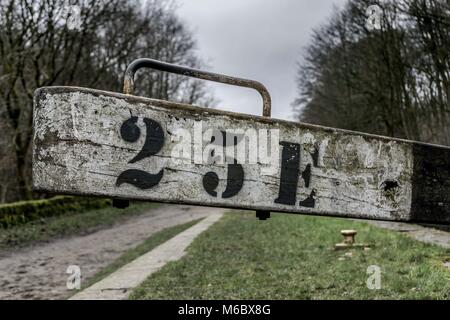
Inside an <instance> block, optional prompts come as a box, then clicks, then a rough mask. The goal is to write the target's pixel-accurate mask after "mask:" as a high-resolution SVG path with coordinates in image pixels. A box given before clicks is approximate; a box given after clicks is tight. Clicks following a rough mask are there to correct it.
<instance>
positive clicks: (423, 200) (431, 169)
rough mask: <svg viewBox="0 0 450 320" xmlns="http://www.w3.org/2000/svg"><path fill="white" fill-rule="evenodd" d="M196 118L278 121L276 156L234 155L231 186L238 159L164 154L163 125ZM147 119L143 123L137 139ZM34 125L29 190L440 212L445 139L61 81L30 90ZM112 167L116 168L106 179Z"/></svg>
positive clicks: (445, 195)
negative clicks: (258, 159)
mask: <svg viewBox="0 0 450 320" xmlns="http://www.w3.org/2000/svg"><path fill="white" fill-rule="evenodd" d="M130 119H131V120H130ZM146 119H147V120H146ZM126 121H128V122H127V124H126V125H124V128H125V127H126V129H127V130H126V132H125V131H123V129H122V131H121V128H122V125H123V124H124V123H125V122H126ZM200 121H201V123H202V126H203V128H204V129H207V128H214V129H216V130H228V129H244V130H247V129H249V128H253V129H255V130H258V129H279V134H280V150H279V155H278V159H279V168H277V171H276V172H270V170H268V166H267V165H264V164H261V163H257V164H248V163H244V164H242V170H243V176H244V178H243V183H242V185H241V186H240V185H239V182H238V181H237V180H236V181H227V174H228V171H229V170H234V171H236V172H235V174H236V175H239V174H240V173H241V172H239V168H238V167H230V166H228V167H227V165H226V164H204V163H194V161H186V160H184V161H183V159H173V157H172V154H173V153H172V151H173V148H175V146H177V143H176V142H177V140H176V139H177V137H176V134H175V132H177V130H179V129H180V128H182V129H186V130H189V131H190V132H193V131H194V127H195V126H196V123H197V124H198V123H199V122H200ZM149 127H151V128H152V131H151V132H152V134H153V135H152V136H150V138H149V139H147V138H146V134H145V132H146V128H149ZM159 127H160V128H159ZM34 129H35V133H34V145H33V185H34V188H35V189H36V190H41V191H49V192H54V193H65V194H76V195H94V196H105V197H115V198H122V199H140V200H150V201H160V202H170V203H188V204H200V205H208V206H220V207H229V208H244V209H253V210H269V211H280V212H290V213H304V214H318V215H331V216H344V217H354V218H366V219H381V220H397V221H415V222H418V221H421V222H433V223H444V224H448V223H450V198H449V194H450V184H449V181H450V180H449V172H450V169H449V168H450V159H449V154H450V151H449V150H450V149H449V148H447V147H441V146H432V145H426V144H420V143H414V142H411V141H405V140H399V139H391V138H387V137H380V136H374V135H368V134H363V133H358V132H351V131H345V130H338V129H333V128H324V127H320V126H314V125H308V124H299V123H294V122H288V121H282V120H275V119H269V118H264V117H254V116H248V115H243V114H236V113H230V112H224V111H219V110H212V109H205V108H199V107H193V106H188V105H182V104H177V103H170V102H166V101H160V100H153V99H147V98H142V97H136V96H130V95H123V94H119V93H112V92H105V91H98V90H92V89H85V88H72V87H48V88H41V89H38V90H37V91H36V93H35V104H34ZM160 129H161V130H160ZM158 130H160V131H161V132H159V131H158ZM124 134H125V136H124ZM161 134H162V136H161ZM161 137H162V138H161ZM147 140H148V143H146V141H147ZM281 142H282V143H281ZM283 143H284V144H283ZM159 144H160V145H159ZM288 145H290V147H292V146H294V147H292V148H290V147H289V146H288ZM297 146H298V148H299V153H297V150H296V149H295V147H297ZM194 148H195V146H192V149H194ZM287 148H290V149H287ZM283 150H286V153H284V155H285V156H286V157H287V156H289V159H290V160H289V161H290V162H286V163H287V166H286V168H285V170H286V171H285V177H284V178H283V181H285V183H284V185H285V187H286V188H293V187H295V190H296V192H295V195H294V196H295V197H294V199H293V198H292V197H289V195H282V196H280V194H281V191H280V176H281V175H282V172H281V171H282V167H283V166H282V157H283ZM288 150H290V152H291V153H289V152H287V151H288ZM295 155H299V157H298V159H296V157H294V156H295ZM427 155H429V156H427ZM285 161H288V159H287V158H286V159H285ZM297 162H298V165H299V167H298V169H296V167H295V165H296V164H297ZM141 171H144V172H146V173H148V174H149V175H150V178H149V179H150V180H146V181H147V184H146V185H145V186H144V187H145V188H144V189H142V188H140V187H136V185H133V184H132V183H131V181H132V180H133V179H134V178H133V177H134V176H133V174H135V173H136V172H141ZM124 172H128V176H127V177H126V178H124V179H123V180H122V183H118V181H119V180H120V178H119V177H121V175H122V176H123V173H124ZM211 172H213V173H215V174H216V175H217V176H216V177H217V178H218V179H215V176H214V174H208V173H211ZM268 172H269V173H268ZM158 174H159V175H158ZM297 176H298V179H297V178H296V177H297ZM130 177H131V178H130ZM205 177H206V178H205ZM293 177H294V178H295V179H294V178H293ZM127 179H128V180H127ZM152 179H153V180H152ZM158 179H159V180H158ZM430 179H431V180H430ZM433 179H434V180H436V179H437V181H438V182H437V183H436V181H434V180H433ZM286 181H287V182H286ZM430 181H431V182H430ZM433 181H434V182H433ZM295 182H297V183H295ZM433 183H434V184H433ZM434 186H436V187H437V188H434ZM283 188H284V187H282V189H283ZM208 190H209V191H208ZM211 190H212V192H211ZM236 191H237V193H236V194H234V193H235V192H236ZM286 203H289V204H286Z"/></svg>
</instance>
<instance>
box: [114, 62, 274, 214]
mask: <svg viewBox="0 0 450 320" xmlns="http://www.w3.org/2000/svg"><path fill="white" fill-rule="evenodd" d="M141 68H150V69H155V70H159V71H165V72H169V73H174V74H179V75H183V76H187V77H192V78H197V79H202V80H208V81H214V82H219V83H225V84H229V85H233V86H239V87H246V88H250V89H255V90H256V91H258V92H259V94H260V95H261V97H262V100H263V112H262V113H263V116H264V117H270V116H271V114H272V99H271V98H270V94H269V91H267V89H266V87H265V86H264V85H263V84H262V83H261V82H258V81H255V80H249V79H243V78H237V77H232V76H227V75H224V74H219V73H213V72H208V71H203V70H199V69H194V68H189V67H184V66H180V65H176V64H172V63H167V62H163V61H159V60H154V59H149V58H140V59H136V60H134V61H133V62H132V63H130V64H129V65H128V67H127V70H126V71H125V78H124V81H123V92H124V93H125V94H134V75H135V74H136V72H137V71H138V70H139V69H141ZM128 205H129V201H128V200H119V199H113V206H114V207H116V208H126V207H128ZM256 217H257V218H258V219H259V220H266V219H268V218H270V211H263V210H257V211H256Z"/></svg>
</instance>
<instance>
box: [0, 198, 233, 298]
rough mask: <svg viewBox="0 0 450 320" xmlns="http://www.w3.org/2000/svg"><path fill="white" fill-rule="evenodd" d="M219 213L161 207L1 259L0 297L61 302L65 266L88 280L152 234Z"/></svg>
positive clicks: (203, 209) (64, 287) (204, 208)
mask: <svg viewBox="0 0 450 320" xmlns="http://www.w3.org/2000/svg"><path fill="white" fill-rule="evenodd" d="M223 211H224V210H223V209H216V208H206V207H194V206H169V205H164V206H161V207H158V208H157V209H151V210H149V211H148V212H147V213H144V214H142V215H139V216H135V217H132V218H130V219H128V220H126V221H125V222H121V224H119V225H115V226H113V227H110V228H108V229H103V230H99V231H97V232H94V233H92V234H89V235H83V236H74V237H70V238H64V239H58V240H56V241H54V242H52V243H49V244H41V245H36V246H32V247H27V248H24V249H21V250H18V251H16V252H13V253H9V254H8V255H6V256H4V257H2V258H1V259H0V299H64V298H67V297H68V296H70V295H71V294H72V291H69V290H68V289H67V288H66V280H67V277H68V276H69V275H68V274H66V270H67V267H68V266H69V265H78V266H79V267H80V268H81V277H82V278H81V279H82V280H81V281H83V280H86V279H89V278H91V277H92V276H93V275H95V274H96V273H97V272H98V271H99V270H100V269H102V268H104V267H105V266H107V265H108V264H110V263H111V262H113V261H114V260H115V259H117V258H118V257H119V256H120V255H121V254H122V253H123V252H125V251H127V250H128V249H130V248H133V247H135V246H136V245H138V244H139V243H141V242H142V241H143V240H144V239H146V238H148V237H149V236H151V235H152V234H154V233H156V232H158V231H160V230H162V229H164V228H167V227H171V226H175V225H178V224H182V223H186V222H188V221H192V220H195V219H198V218H202V217H205V216H207V215H208V214H210V213H213V212H223Z"/></svg>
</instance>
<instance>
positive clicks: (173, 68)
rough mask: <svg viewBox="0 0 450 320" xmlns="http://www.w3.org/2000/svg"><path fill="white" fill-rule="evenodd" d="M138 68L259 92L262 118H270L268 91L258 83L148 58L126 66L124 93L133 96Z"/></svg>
mask: <svg viewBox="0 0 450 320" xmlns="http://www.w3.org/2000/svg"><path fill="white" fill-rule="evenodd" d="M140 68H150V69H155V70H159V71H166V72H170V73H175V74H179V75H183V76H188V77H193V78H198V79H202V80H208V81H214V82H220V83H225V84H229V85H233V86H239V87H246V88H250V89H255V90H256V91H258V92H259V94H260V95H261V97H262V100H263V116H264V117H270V116H271V109H272V107H271V98H270V94H269V91H267V89H266V87H264V85H263V84H262V83H260V82H258V81H254V80H248V79H242V78H237V77H232V76H227V75H223V74H219V73H213V72H208V71H203V70H198V69H193V68H189V67H184V66H179V65H176V64H172V63H167V62H162V61H158V60H154V59H149V58H141V59H136V60H134V61H133V62H132V63H130V64H129V65H128V67H127V70H126V71H125V79H124V85H123V92H124V93H126V94H134V75H135V73H136V71H138V70H139V69H140Z"/></svg>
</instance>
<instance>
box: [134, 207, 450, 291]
mask: <svg viewBox="0 0 450 320" xmlns="http://www.w3.org/2000/svg"><path fill="white" fill-rule="evenodd" d="M349 228H352V229H356V230H357V231H358V236H357V237H356V239H357V242H363V243H367V244H369V245H371V250H369V251H363V250H360V249H359V250H357V249H353V250H352V254H353V256H352V257H345V258H344V259H343V256H344V254H345V251H335V250H334V249H333V246H334V244H335V243H337V242H341V240H342V236H341V235H340V230H341V229H349ZM445 260H450V252H449V250H446V249H444V248H440V247H437V246H432V245H428V244H424V243H421V242H418V241H415V240H413V239H411V238H408V237H407V236H405V235H402V234H399V233H396V232H392V231H387V230H382V229H379V228H376V227H373V226H370V225H368V224H364V223H360V222H356V221H353V220H348V219H336V218H323V217H311V216H300V215H286V214H272V217H271V218H270V219H269V220H267V221H258V220H257V219H255V217H254V214H248V213H233V214H227V215H226V216H225V217H224V218H223V219H222V220H221V221H219V222H218V223H216V224H215V225H213V226H212V227H211V228H209V229H208V230H207V231H205V232H204V233H202V234H201V235H200V236H199V237H198V238H197V239H196V240H195V241H194V242H193V243H192V245H191V246H190V247H189V249H188V254H187V255H186V256H184V257H183V258H182V259H181V260H179V261H175V262H171V263H169V264H167V265H166V266H165V267H164V268H163V269H162V270H160V271H159V272H157V273H155V274H153V275H152V276H150V277H149V278H148V279H147V280H146V281H145V282H144V283H143V284H141V285H140V286H139V287H138V288H136V289H135V290H134V291H133V293H132V294H131V296H130V298H131V299H450V272H449V270H448V269H446V268H445V267H444V266H443V261H445ZM370 265H378V266H379V267H381V272H382V274H381V289H380V290H369V289H368V288H367V286H366V281H367V278H368V277H369V275H368V274H367V273H366V272H367V267H368V266H370Z"/></svg>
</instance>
